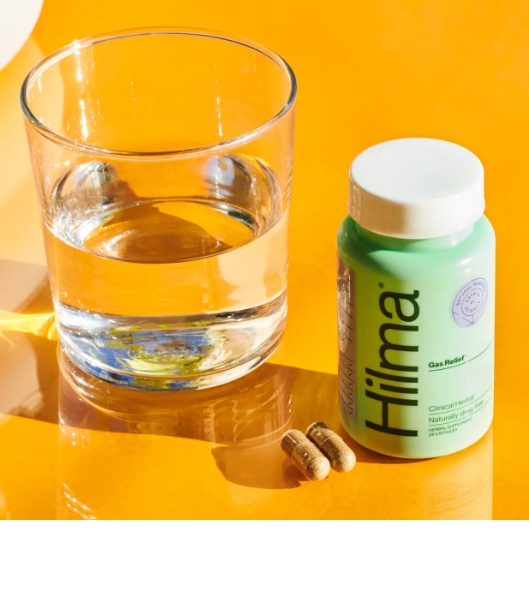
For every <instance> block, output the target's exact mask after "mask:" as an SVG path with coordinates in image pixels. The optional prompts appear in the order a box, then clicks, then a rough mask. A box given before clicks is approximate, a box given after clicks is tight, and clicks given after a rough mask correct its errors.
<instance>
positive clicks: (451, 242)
mask: <svg viewBox="0 0 529 590" xmlns="http://www.w3.org/2000/svg"><path fill="white" fill-rule="evenodd" d="M356 225H357V228H358V233H359V234H360V235H361V236H362V237H363V238H364V239H366V240H368V241H369V242H371V243H373V244H377V245H378V246H382V247H383V248H384V249H386V250H404V251H407V252H429V251H431V250H439V249H441V248H453V247H454V246H457V244H459V243H460V242H462V241H463V240H466V238H468V236H470V234H471V233H472V232H473V231H474V226H473V225H471V226H470V227H467V228H465V229H463V230H461V231H459V232H456V233H453V234H449V235H448V236H441V237H439V238H427V239H406V238H392V237H390V236H383V235H382V234H376V233H375V232H372V231H370V230H368V229H366V228H365V227H362V226H361V225H358V223H357V224H356Z"/></svg>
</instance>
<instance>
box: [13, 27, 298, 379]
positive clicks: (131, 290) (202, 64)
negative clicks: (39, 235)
mask: <svg viewBox="0 0 529 590" xmlns="http://www.w3.org/2000/svg"><path fill="white" fill-rule="evenodd" d="M295 98H296V80H295V77H294V74H293V72H292V70H291V69H290V67H289V66H288V64H287V63H286V62H285V61H284V60H283V59H281V58H280V57H279V56H278V55H276V54H275V53H273V52H271V51H270V50H268V49H266V48H265V47H262V46H260V45H258V44H256V43H253V42H250V41H247V40H245V39H241V38H237V37H234V36H231V35H226V34H220V33H216V32H209V31H203V30H182V29H170V28H164V29H143V30H132V31H123V32H119V33H113V34H108V35H102V36H98V37H93V38H90V39H86V40H83V41H76V42H74V43H72V44H71V45H69V46H67V47H65V48H63V49H60V50H59V51H57V52H55V53H54V54H52V55H50V56H48V57H47V58H45V59H44V60H43V61H42V62H41V63H40V64H38V65H37V66H36V67H35V68H34V69H33V70H32V71H31V72H30V73H29V74H28V76H27V78H26V80H25V81H24V84H23V86H22V90H21V103H22V109H23V111H24V114H25V116H26V126H27V133H28V141H29V146H30V152H31V157H32V162H33V170H34V175H35V181H36V185H37V191H38V197H39V201H40V208H41V213H42V221H43V231H44V237H45V244H46V255H47V261H48V267H49V276H50V283H51V288H52V294H53V298H54V304H55V312H56V319H57V326H58V331H59V335H60V340H61V343H62V345H63V346H64V349H65V351H66V353H67V354H68V356H69V358H70V359H71V360H72V362H74V363H75V364H76V365H77V366H78V367H80V368H81V369H84V370H85V371H87V372H88V373H90V374H93V375H95V376H97V377H100V378H102V379H105V380H108V381H111V382H114V383H118V384H122V385H128V386H129V387H133V388H139V389H154V390H164V389H170V390H187V389H198V388H203V387H211V386H214V385H219V384H221V383H225V382H227V381H230V380H232V379H235V378H237V377H239V376H242V375H244V374H246V373H247V372H248V371H250V370H251V369H253V368H255V367H257V366H258V365H259V364H260V363H262V362H263V361H264V360H265V359H266V358H268V357H269V356H270V354H271V353H272V352H273V350H274V349H275V348H276V346H277V345H278V343H279V340H280V338H281V335H282V332H283V329H284V324H285V316H286V309H287V307H286V304H287V302H286V287H287V266H288V209H289V203H290V194H291V178H292V148H293V131H294V102H295Z"/></svg>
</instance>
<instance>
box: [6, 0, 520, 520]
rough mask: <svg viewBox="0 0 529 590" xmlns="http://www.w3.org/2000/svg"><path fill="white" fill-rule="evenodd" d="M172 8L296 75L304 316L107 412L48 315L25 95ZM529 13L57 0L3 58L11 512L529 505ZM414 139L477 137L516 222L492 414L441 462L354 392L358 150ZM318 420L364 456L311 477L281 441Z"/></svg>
mask: <svg viewBox="0 0 529 590" xmlns="http://www.w3.org/2000/svg"><path fill="white" fill-rule="evenodd" d="M155 25H171V26H190V27H203V28H210V29H217V30H224V31H229V32H232V33H236V34H239V35H242V36H245V37H249V38H251V39H254V40H256V41H259V42H261V43H263V44H265V45H267V46H269V47H271V48H272V49H274V50H275V51H277V52H278V53H279V54H280V55H282V56H283V57H284V58H285V59H286V60H287V61H288V62H289V63H290V64H291V66H292V67H293V69H294V71H295V72H296V75H297V78H298V83H299V98H298V103H297V123H296V148H295V170H294V191H293V201H292V208H291V212H292V215H291V240H290V253H291V257H290V274H289V317H288V325H287V331H286V335H285V338H284V340H283V343H282V345H281V347H280V348H279V350H278V351H277V352H276V353H275V355H274V357H273V358H272V359H271V362H269V363H266V364H265V365H263V366H262V367H261V368H260V369H258V370H257V371H255V372H254V373H252V374H251V375H249V376H247V377H246V378H245V379H244V380H243V381H241V382H236V383H233V384H231V385H229V386H225V387H223V388H221V390H216V391H213V390H211V391H210V392H209V393H207V392H202V393H200V394H196V395H191V397H189V396H188V397H185V399H184V398H181V397H178V399H176V398H175V399H158V400H157V403H156V404H153V405H149V404H147V405H145V404H144V403H140V402H138V401H137V400H136V401H131V400H130V399H129V400H127V399H126V398H123V399H122V400H121V401H117V402H115V403H112V404H109V403H107V404H106V405H105V403H103V404H102V407H98V406H97V405H94V404H91V403H89V402H87V401H86V400H85V399H83V398H82V397H80V396H79V395H78V394H76V392H75V391H74V390H73V389H72V388H71V387H70V386H69V384H68V383H67V382H66V381H65V380H64V379H60V375H59V367H58V362H57V342H56V341H55V340H54V333H53V330H52V331H51V332H50V331H49V326H50V325H51V319H50V316H35V314H49V313H50V312H51V310H52V309H51V302H50V298H49V291H48V287H47V284H46V270H45V266H44V265H45V258H44V251H43V246H42V238H41V234H40V226H39V216H38V209H37V202H36V196H35V191H34V187H33V180H32V176H31V169H30V164H29V158H28V153H27V147H26V139H25V133H24V127H23V121H22V115H21V112H20V109H19V106H18V90H19V87H20V83H21V81H22V79H23V77H24V75H25V74H26V73H27V71H28V70H29V69H30V67H31V66H32V65H34V64H35V63H36V62H37V61H38V60H39V59H41V58H42V57H43V56H44V55H46V54H48V53H50V52H51V51H53V50H54V49H57V48H58V47H60V46H62V45H65V44H67V43H69V42H71V41H72V40H74V39H80V38H82V37H86V36H89V35H93V34H97V33H101V32H105V31H109V30H116V29H123V28H131V27H140V26H141V27H143V26H155ZM528 27H529V6H528V5H525V4H523V3H520V2H518V1H515V0H505V1H504V2H490V3H483V2H479V1H478V0H468V1H466V2H458V1H456V0H442V1H440V2H422V1H418V0H391V1H390V0H373V1H371V2H360V1H358V0H353V1H348V2H344V1H340V2H330V3H326V4H325V3H323V4H321V3H312V4H310V3H306V2H301V1H300V0H295V1H292V2H278V1H277V0H270V1H269V2H267V3H257V4H252V5H249V4H248V3H243V2H241V0H233V1H232V2H230V3H229V4H222V3H218V2H212V1H211V0H203V1H202V2H200V3H191V2H188V3H182V2H174V1H170V0H155V2H151V3H145V2H140V1H139V0H127V1H126V2H125V0H114V1H113V2H108V1H103V0H91V1H90V2H88V1H85V0H80V1H77V2H71V1H65V0H45V3H44V8H43V11H42V14H41V17H40V19H39V21H38V23H37V26H36V28H35V30H34V32H33V35H32V37H31V38H30V39H29V40H28V42H27V43H26V44H25V45H24V47H23V48H22V50H21V51H20V52H19V54H18V55H17V56H16V57H15V58H14V60H13V61H12V62H11V63H10V64H9V65H8V66H6V67H5V68H4V70H2V71H1V72H0V131H1V133H0V518H2V517H3V518H84V519H104V518H380V519H382V518H431V519H437V518H480V519H487V518H492V517H494V518H527V517H528V516H529V499H528V492H529V458H528V455H527V452H526V447H527V443H526V436H525V433H526V428H527V427H526V413H527V412H529V397H528V396H527V393H526V389H527V386H526V385H525V382H524V374H525V373H524V370H525V367H526V365H527V361H526V358H525V357H526V354H527V346H526V337H527V334H528V333H529V313H528V311H527V303H526V298H525V293H526V291H528V289H529V278H528V273H527V269H526V260H525V258H526V257H525V252H526V249H527V247H526V242H525V240H524V238H525V237H526V234H527V232H528V231H529V221H528V217H529V199H527V196H526V192H527V188H526V187H527V186H528V184H529V167H528V166H527V165H526V153H525V152H526V135H527V130H528V129H529V75H527V63H528V62H529V36H528V35H527V29H528ZM169 69H170V64H168V70H169ZM409 136H421V137H436V138H440V139H446V140H449V141H453V142H456V143H459V144H461V145H463V146H465V147H467V148H469V149H470V150H472V151H473V152H474V153H476V155H477V156H478V157H479V158H480V159H481V160H482V162H483V164H484V166H485V171H486V176H485V177H486V199H487V210H486V213H487V215H488V217H489V218H490V220H491V222H492V224H493V225H494V228H495V230H496V234H497V238H498V275H497V318H496V320H497V330H496V398H495V418H494V424H493V428H492V429H491V430H490V431H489V432H488V433H487V435H486V436H485V437H484V438H483V439H482V440H481V441H479V442H478V443H476V444H475V445H474V446H472V447H471V448H469V449H466V450H465V451H462V452H460V453H457V454H455V455H452V456H449V457H444V458H438V459H431V460H422V461H404V460H399V459H391V458H388V457H383V456H381V455H378V454H376V453H372V452H370V451H367V450H365V449H363V448H362V447H359V446H358V445H356V444H355V443H353V442H352V441H350V439H348V438H347V437H346V436H345V434H343V432H342V431H341V430H340V426H339V420H338V405H337V346H336V338H337V334H336V321H335V313H336V310H335V297H336V291H335V255H336V254H335V235H336V230H337V228H338V225H339V223H340V221H341V219H342V218H343V217H344V216H345V213H346V199H347V192H348V176H347V170H348V165H349V163H350V161H351V160H352V158H353V157H354V156H355V155H356V154H358V153H359V152H360V151H361V150H363V149H365V148H366V147H368V146H370V145H372V144H374V143H378V142H380V141H385V140H388V139H394V138H397V137H409ZM31 332H36V333H31ZM103 406H104V407H103ZM314 420H325V421H328V423H329V424H330V425H331V426H333V427H335V428H337V429H338V430H340V432H342V434H343V436H344V438H346V440H347V441H348V442H349V443H350V444H351V446H352V447H353V449H354V450H355V452H356V454H357V460H358V463H357V465H356V467H355V468H354V470H353V471H352V472H351V473H349V474H336V473H331V475H330V476H329V477H328V478H327V479H326V480H325V481H323V482H318V483H313V482H308V481H305V480H304V479H303V477H302V476H300V474H299V473H298V472H297V470H296V469H295V468H294V467H293V466H292V465H291V463H290V462H289V460H288V459H286V458H285V457H284V456H283V455H282V453H281V450H280V447H279V440H280V437H281V434H282V433H283V432H284V431H285V430H286V429H288V428H291V427H297V428H300V429H304V428H305V427H306V426H307V425H308V424H309V423H310V422H311V421H314Z"/></svg>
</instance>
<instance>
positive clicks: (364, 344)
mask: <svg viewBox="0 0 529 590" xmlns="http://www.w3.org/2000/svg"><path fill="white" fill-rule="evenodd" d="M482 221H483V223H481V221H480V222H478V224H476V225H477V226H478V227H476V228H475V230H474V232H472V235H470V236H469V237H467V238H466V239H464V240H462V241H461V243H460V244H458V245H456V246H450V247H448V248H443V247H440V248H439V249H435V248H434V249H432V248H431V247H429V245H428V244H426V245H425V246H426V247H425V249H424V250H421V246H422V245H421V244H419V245H417V244H413V248H414V249H412V251H411V252H410V251H398V250H396V249H389V248H388V249H385V248H381V247H378V248H373V245H372V244H369V243H367V242H366V241H364V239H363V236H361V235H359V234H358V232H356V231H355V228H354V227H353V228H351V227H349V230H351V229H352V230H353V234H352V235H351V233H349V235H346V236H342V238H343V237H346V238H348V240H340V236H339V261H338V327H339V358H340V361H339V402H340V415H341V419H342V423H343V424H344V427H345V428H346V430H347V431H348V432H349V434H350V435H351V436H352V437H353V438H354V439H355V440H357V441H358V442H359V443H360V444H363V445H364V446H366V447H368V448H371V449H373V450H375V451H378V452H381V453H385V454H390V455H395V456H402V457H430V456H438V455H444V454H448V453H451V452H455V451H457V450H460V449H462V448H465V447H467V446H469V445H470V444H472V443H473V442H475V441H476V440H478V439H479V438H480V437H481V436H482V435H483V434H484V433H485V432H486V430H487V429H488V427H489V425H490V422H491V420H492V411H493V403H492V402H493V389H494V388H493V380H494V240H493V233H492V247H491V243H490V237H491V236H490V232H491V231H492V228H490V224H489V223H488V221H487V220H486V219H485V218H482ZM351 222H352V220H351ZM345 223H346V222H344V224H345ZM352 223H353V224H354V222H352ZM480 224H481V225H480ZM355 225H356V224H355ZM489 229H490V231H488V230H489ZM351 238H353V239H351ZM380 238H381V239H383V237H382V236H381V237H380ZM387 239H388V240H390V238H387ZM403 242H404V241H403ZM425 242H431V240H428V241H425ZM480 244H481V248H480ZM344 246H345V247H344ZM470 273H472V274H470Z"/></svg>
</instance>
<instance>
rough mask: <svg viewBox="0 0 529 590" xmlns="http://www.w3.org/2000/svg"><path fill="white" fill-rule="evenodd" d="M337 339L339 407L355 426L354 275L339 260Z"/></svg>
mask: <svg viewBox="0 0 529 590" xmlns="http://www.w3.org/2000/svg"><path fill="white" fill-rule="evenodd" d="M338 339H339V356H340V362H339V373H338V382H339V386H338V387H339V396H340V407H341V409H342V411H343V412H344V413H345V414H346V415H347V416H348V418H349V420H352V421H353V422H356V301H355V273H354V271H353V270H351V269H350V268H349V267H348V266H347V265H346V264H345V263H344V262H343V261H342V260H341V259H340V257H338Z"/></svg>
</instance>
